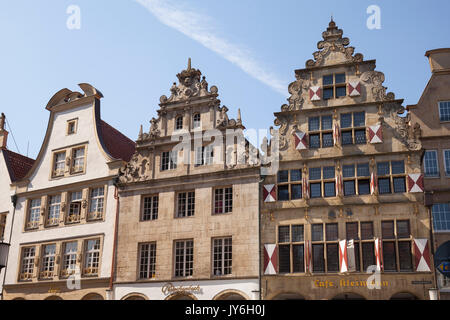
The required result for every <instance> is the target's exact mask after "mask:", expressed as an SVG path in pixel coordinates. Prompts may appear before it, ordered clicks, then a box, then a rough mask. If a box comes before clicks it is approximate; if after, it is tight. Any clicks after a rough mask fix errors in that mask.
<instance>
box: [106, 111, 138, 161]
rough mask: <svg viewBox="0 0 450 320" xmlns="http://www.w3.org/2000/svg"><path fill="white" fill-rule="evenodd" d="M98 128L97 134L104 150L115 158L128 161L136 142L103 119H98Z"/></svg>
mask: <svg viewBox="0 0 450 320" xmlns="http://www.w3.org/2000/svg"><path fill="white" fill-rule="evenodd" d="M99 129H100V132H99V136H100V139H102V141H103V146H104V147H105V148H106V151H107V152H108V153H109V154H110V155H111V156H112V157H113V158H115V159H122V160H124V161H127V162H128V161H130V159H131V156H132V155H133V154H134V152H135V150H136V143H135V142H134V141H133V140H131V139H129V138H128V137H126V136H124V135H123V134H122V133H120V132H119V131H118V130H116V129H114V128H113V127H111V126H110V125H109V124H107V123H106V122H105V121H103V120H100V128H99Z"/></svg>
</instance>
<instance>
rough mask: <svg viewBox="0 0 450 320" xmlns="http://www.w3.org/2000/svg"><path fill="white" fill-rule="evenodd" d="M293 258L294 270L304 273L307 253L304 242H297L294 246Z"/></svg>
mask: <svg viewBox="0 0 450 320" xmlns="http://www.w3.org/2000/svg"><path fill="white" fill-rule="evenodd" d="M292 251H293V255H292V260H293V262H294V270H293V271H294V272H295V273H302V272H305V260H304V259H305V254H304V246H303V244H296V245H293V246H292Z"/></svg>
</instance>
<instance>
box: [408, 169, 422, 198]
mask: <svg viewBox="0 0 450 320" xmlns="http://www.w3.org/2000/svg"><path fill="white" fill-rule="evenodd" d="M408 192H411V193H414V192H424V186H423V174H421V173H412V174H409V175H408Z"/></svg>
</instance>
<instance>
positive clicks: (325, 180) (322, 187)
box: [308, 164, 338, 199]
mask: <svg viewBox="0 0 450 320" xmlns="http://www.w3.org/2000/svg"><path fill="white" fill-rule="evenodd" d="M331 167H333V168H334V176H333V177H332V178H325V177H324V169H325V168H331ZM319 168H320V179H315V180H311V175H310V172H311V171H310V170H311V169H319ZM336 174H337V173H336V166H335V165H334V164H333V165H324V166H321V167H310V168H308V181H309V194H310V197H311V199H320V198H322V199H330V198H336V197H337V196H338V195H337V194H336ZM328 183H333V184H334V187H333V190H334V196H325V185H326V184H328ZM317 184H320V196H319V197H315V196H314V197H313V192H312V185H317Z"/></svg>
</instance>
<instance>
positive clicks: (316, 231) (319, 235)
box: [311, 224, 323, 241]
mask: <svg viewBox="0 0 450 320" xmlns="http://www.w3.org/2000/svg"><path fill="white" fill-rule="evenodd" d="M311 227H312V237H311V239H312V241H323V225H322V224H313V225H312V226H311Z"/></svg>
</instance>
